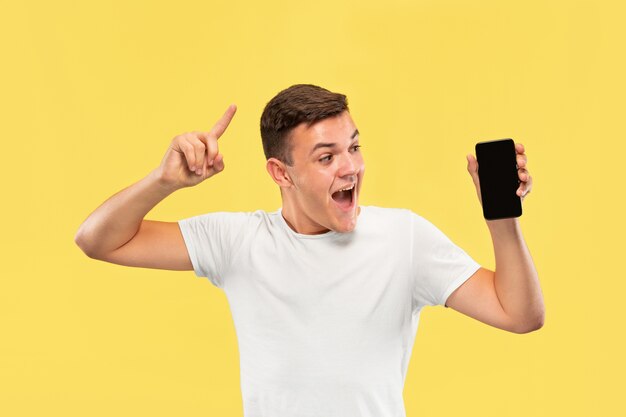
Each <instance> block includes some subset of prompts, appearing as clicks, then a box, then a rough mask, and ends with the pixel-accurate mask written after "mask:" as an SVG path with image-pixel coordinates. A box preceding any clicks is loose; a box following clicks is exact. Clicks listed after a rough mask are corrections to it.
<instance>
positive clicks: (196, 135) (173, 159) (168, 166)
mask: <svg viewBox="0 0 626 417" xmlns="http://www.w3.org/2000/svg"><path fill="white" fill-rule="evenodd" d="M236 111H237V106H235V105H234V104H231V105H230V106H228V109H226V113H224V115H223V116H222V117H221V118H220V119H219V120H218V121H217V123H216V124H215V126H213V128H212V129H211V131H209V132H191V133H183V134H182V135H178V136H176V137H174V139H173V140H172V143H171V144H170V147H169V148H168V149H167V152H166V153H165V156H164V157H163V160H162V161H161V165H159V167H158V168H157V169H156V175H157V178H159V180H160V181H161V183H162V184H163V185H164V186H166V187H168V188H171V189H174V190H177V189H179V188H184V187H192V186H194V185H197V184H200V183H201V182H202V181H204V180H206V179H207V178H210V177H212V176H213V175H215V174H217V173H219V172H222V171H223V170H224V157H223V155H222V154H220V153H219V149H218V146H217V140H218V139H219V137H220V136H222V134H223V133H224V131H225V130H226V128H227V127H228V124H229V123H230V121H231V120H232V118H233V116H234V115H235V112H236Z"/></svg>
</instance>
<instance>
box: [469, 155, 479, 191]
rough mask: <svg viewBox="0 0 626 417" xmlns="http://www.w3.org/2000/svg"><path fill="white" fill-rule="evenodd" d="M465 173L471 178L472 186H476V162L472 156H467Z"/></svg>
mask: <svg viewBox="0 0 626 417" xmlns="http://www.w3.org/2000/svg"><path fill="white" fill-rule="evenodd" d="M466 158H467V172H469V174H470V175H471V176H472V180H474V184H476V185H478V161H477V160H476V158H475V157H474V155H472V154H468V155H467V157H466Z"/></svg>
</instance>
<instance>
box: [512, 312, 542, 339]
mask: <svg viewBox="0 0 626 417" xmlns="http://www.w3.org/2000/svg"><path fill="white" fill-rule="evenodd" d="M545 320H546V313H545V311H544V310H541V311H540V312H538V313H537V314H534V315H533V316H532V317H531V318H527V319H526V320H524V321H523V322H521V323H519V324H518V325H517V326H515V327H514V328H513V329H511V331H512V332H513V333H517V334H525V333H531V332H534V331H537V330H539V329H541V328H542V327H543V325H544V323H545Z"/></svg>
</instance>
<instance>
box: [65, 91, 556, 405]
mask: <svg viewBox="0 0 626 417" xmlns="http://www.w3.org/2000/svg"><path fill="white" fill-rule="evenodd" d="M235 111H236V108H235V106H230V107H229V108H228V109H227V111H226V113H225V114H224V115H223V116H222V118H221V119H220V120H219V121H218V122H217V124H216V125H215V126H214V127H213V129H212V130H211V131H210V132H193V133H186V134H183V135H180V136H176V137H175V138H174V139H173V141H172V143H171V145H170V147H169V149H168V150H167V152H166V154H165V157H164V158H163V160H162V162H161V164H160V166H159V167H158V168H156V169H155V170H154V171H152V172H151V173H150V174H149V175H148V176H147V177H145V178H144V179H142V180H140V181H139V182H137V183H136V184H134V185H132V186H130V187H128V188H126V189H124V190H122V191H121V192H119V193H117V194H115V195H114V196H113V197H111V198H110V199H109V200H107V201H106V202H105V203H104V204H102V205H101V206H100V207H99V208H98V209H96V210H95V211H94V212H93V213H92V214H91V215H90V216H89V218H87V220H86V221H85V222H84V223H83V225H82V226H81V227H80V229H79V231H78V233H77V235H76V243H77V244H78V245H79V246H80V247H81V249H83V251H84V252H85V253H86V254H87V255H88V256H90V257H92V258H96V259H101V260H104V261H108V262H113V263H117V264H120V265H128V266H137V267H147V268H160V269H170V270H194V271H195V273H196V275H198V276H202V277H208V278H209V279H210V280H211V282H212V283H213V284H214V285H216V286H217V287H219V288H222V289H223V290H224V292H225V293H226V295H227V297H228V301H229V305H230V307H231V312H232V314H233V319H234V323H235V328H236V331H237V337H238V342H239V350H240V361H241V388H242V395H243V401H244V404H243V406H244V414H245V416H246V417H260V416H263V417H265V416H269V417H282V416H285V417H299V416H303V417H304V416H307V417H313V416H316V417H318V416H319V417H331V416H341V417H352V416H372V417H374V416H376V417H382V416H389V417H399V416H404V415H405V411H404V404H403V400H402V390H403V386H404V380H405V375H406V370H407V366H408V361H409V358H410V356H411V351H412V347H413V340H414V338H415V332H416V330H417V324H418V321H419V314H420V311H421V309H422V308H423V307H424V306H426V305H446V306H448V307H452V308H453V309H455V310H457V311H459V312H461V313H463V314H466V315H468V316H470V317H473V318H475V319H477V320H480V321H482V322H484V323H487V324H489V325H492V326H495V327H498V328H501V329H504V330H508V331H511V332H516V333H525V332H530V331H533V330H536V329H539V328H540V327H541V326H542V325H543V320H544V306H543V299H542V295H541V289H540V286H539V282H538V277H537V273H536V271H535V268H534V265H533V262H532V259H531V257H530V254H529V252H528V250H527V248H526V245H525V242H524V239H523V237H522V233H521V229H520V225H519V221H518V219H502V220H495V221H487V226H488V228H489V231H490V232H491V236H492V239H493V244H494V250H495V257H496V271H495V272H494V271H491V270H488V269H485V268H482V267H481V266H480V265H479V264H478V263H476V262H475V261H474V260H473V259H472V258H470V257H469V256H468V255H467V254H466V253H465V252H464V251H463V250H462V249H460V248H459V247H457V246H456V245H455V244H454V243H452V242H451V241H450V240H449V239H448V238H447V237H446V236H445V235H444V234H443V233H442V232H441V231H439V230H438V229H437V228H436V227H435V226H433V225H432V224H431V223H429V222H428V221H427V220H425V219H424V218H422V217H420V216H419V215H417V214H415V213H413V212H411V211H409V210H403V209H388V208H380V207H372V206H369V207H361V206H359V204H358V198H359V194H360V190H361V186H362V183H363V173H364V162H363V157H362V155H361V153H360V151H359V147H360V145H359V131H358V129H357V128H356V126H355V124H354V122H353V120H352V118H351V117H350V113H349V110H348V106H347V101H346V97H345V96H344V95H342V94H337V93H332V92H330V91H328V90H326V89H323V88H321V87H317V86H314V85H307V84H300V85H294V86H291V87H289V88H287V89H285V90H283V91H281V92H280V93H279V94H278V95H277V96H276V97H274V98H273V99H272V100H271V101H270V102H269V103H268V104H267V106H266V107H265V110H264V111H263V114H262V116H261V136H262V140H263V148H264V152H265V155H266V158H267V165H266V167H267V171H268V173H269V174H270V176H271V177H272V179H273V180H274V182H276V184H277V185H278V186H279V187H280V192H281V196H282V208H281V209H279V210H277V211H275V212H272V213H267V212H265V211H261V210H259V211H255V212H252V213H226V212H218V213H209V214H204V215H200V216H196V217H192V218H189V219H184V220H181V221H179V222H177V223H176V222H173V223H168V222H157V221H150V220H143V217H144V216H145V215H146V214H147V213H148V211H150V209H152V207H154V206H155V205H156V204H157V203H158V202H159V201H161V200H162V199H164V198H165V197H167V196H168V195H170V194H171V193H172V192H174V191H176V190H178V189H180V188H183V187H189V186H194V185H196V184H199V183H200V182H202V181H204V180H206V179H207V178H210V177H211V176H213V175H215V174H217V173H219V172H221V171H222V170H223V169H224V160H223V157H222V154H220V153H219V148H218V138H219V137H220V136H221V135H222V134H223V133H224V131H225V130H226V128H227V126H228V124H229V123H230V121H231V119H232V117H233V115H234V113H235ZM516 150H517V163H518V167H519V178H520V187H519V190H518V195H520V197H521V198H524V197H525V195H526V194H527V193H528V192H529V191H530V189H531V186H532V180H531V177H530V175H529V173H528V170H527V169H526V163H527V160H526V156H525V153H524V148H523V146H522V145H521V144H517V145H516ZM477 169H478V167H477V162H476V159H475V158H474V157H473V156H471V155H468V171H469V173H470V175H471V176H472V179H473V181H474V184H475V186H476V190H477V193H478V198H479V201H480V187H479V182H478V176H477V172H478V171H477Z"/></svg>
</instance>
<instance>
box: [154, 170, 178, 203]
mask: <svg viewBox="0 0 626 417" xmlns="http://www.w3.org/2000/svg"><path fill="white" fill-rule="evenodd" d="M146 179H147V180H148V182H149V183H150V184H151V185H152V186H153V187H154V189H156V190H157V192H158V193H159V194H161V195H162V196H163V198H165V197H167V196H168V195H170V194H172V193H173V192H174V191H177V190H178V189H180V188H181V187H177V186H176V185H175V184H172V183H171V182H170V181H168V180H167V179H165V178H164V177H163V175H162V174H161V171H160V170H159V168H156V169H154V170H152V171H151V172H150V173H149V174H148V176H147V177H146Z"/></svg>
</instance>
